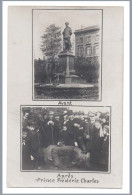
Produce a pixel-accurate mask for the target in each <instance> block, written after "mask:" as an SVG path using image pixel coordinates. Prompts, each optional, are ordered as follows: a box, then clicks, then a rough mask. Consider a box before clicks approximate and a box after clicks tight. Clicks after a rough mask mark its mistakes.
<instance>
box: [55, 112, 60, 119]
mask: <svg viewBox="0 0 132 195" xmlns="http://www.w3.org/2000/svg"><path fill="white" fill-rule="evenodd" d="M55 120H56V121H59V120H60V116H59V114H58V113H55Z"/></svg>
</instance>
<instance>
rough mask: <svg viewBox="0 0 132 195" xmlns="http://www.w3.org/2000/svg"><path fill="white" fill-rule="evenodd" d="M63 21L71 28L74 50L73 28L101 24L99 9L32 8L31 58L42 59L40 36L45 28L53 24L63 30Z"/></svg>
mask: <svg viewBox="0 0 132 195" xmlns="http://www.w3.org/2000/svg"><path fill="white" fill-rule="evenodd" d="M65 22H69V26H70V27H71V29H72V32H73V34H72V36H71V42H72V44H73V46H72V50H73V52H74V40H75V35H74V32H75V30H78V29H81V28H86V27H89V26H94V25H99V26H100V27H101V25H102V11H101V10H33V58H34V59H38V58H41V59H43V54H42V52H41V49H40V46H41V41H42V40H41V36H42V35H43V34H44V33H45V29H46V28H47V27H48V26H49V25H51V24H55V25H57V26H60V27H61V31H62V32H63V30H64V28H65Z"/></svg>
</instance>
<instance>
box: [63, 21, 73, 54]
mask: <svg viewBox="0 0 132 195" xmlns="http://www.w3.org/2000/svg"><path fill="white" fill-rule="evenodd" d="M65 25H66V28H65V29H64V31H63V50H67V51H70V50H71V46H72V45H71V41H70V37H71V35H72V30H71V28H70V27H69V23H68V22H66V23H65Z"/></svg>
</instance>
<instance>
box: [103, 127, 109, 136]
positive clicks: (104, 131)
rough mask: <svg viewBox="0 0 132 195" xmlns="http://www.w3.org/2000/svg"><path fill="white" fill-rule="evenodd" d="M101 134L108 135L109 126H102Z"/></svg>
mask: <svg viewBox="0 0 132 195" xmlns="http://www.w3.org/2000/svg"><path fill="white" fill-rule="evenodd" d="M103 134H104V136H108V135H109V126H108V125H105V126H104V128H103Z"/></svg>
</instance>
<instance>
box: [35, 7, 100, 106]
mask: <svg viewBox="0 0 132 195" xmlns="http://www.w3.org/2000/svg"><path fill="white" fill-rule="evenodd" d="M61 7H63V8H62V9H61V8H60V9H32V101H88V102H101V101H102V66H103V65H102V64H103V9H73V8H72V9H70V6H68V7H69V9H64V6H61ZM75 7H77V6H75ZM83 7H85V6H83ZM34 10H82V11H83V10H100V11H101V15H102V16H101V20H102V21H101V24H102V25H101V42H100V43H101V55H100V57H101V63H100V68H99V72H100V79H101V80H100V82H99V86H98V92H99V94H100V95H99V96H100V97H99V98H98V99H54V98H52V99H42V98H41V99H39V98H38V99H36V98H35V95H34V93H35V85H34V84H35V79H34V73H35V71H34V59H33V51H34V50H33V11H34Z"/></svg>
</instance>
